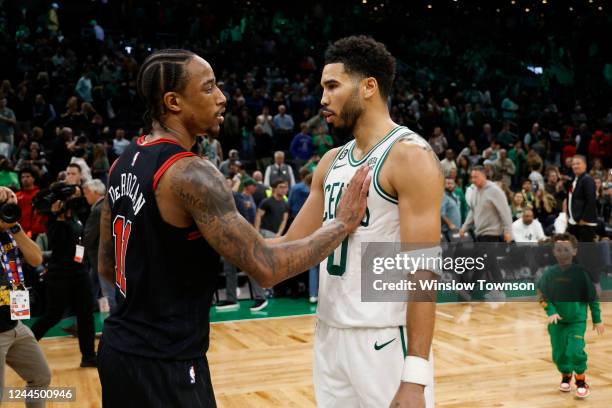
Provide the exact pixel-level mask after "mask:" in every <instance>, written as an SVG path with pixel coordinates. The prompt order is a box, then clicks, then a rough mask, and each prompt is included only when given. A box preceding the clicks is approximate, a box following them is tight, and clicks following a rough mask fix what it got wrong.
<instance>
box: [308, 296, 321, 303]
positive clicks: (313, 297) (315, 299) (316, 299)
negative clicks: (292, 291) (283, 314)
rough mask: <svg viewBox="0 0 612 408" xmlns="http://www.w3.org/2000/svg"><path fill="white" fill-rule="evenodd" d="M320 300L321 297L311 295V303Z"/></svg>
mask: <svg viewBox="0 0 612 408" xmlns="http://www.w3.org/2000/svg"><path fill="white" fill-rule="evenodd" d="M318 300H319V298H317V297H316V296H311V297H310V298H308V301H309V302H310V303H317V302H318Z"/></svg>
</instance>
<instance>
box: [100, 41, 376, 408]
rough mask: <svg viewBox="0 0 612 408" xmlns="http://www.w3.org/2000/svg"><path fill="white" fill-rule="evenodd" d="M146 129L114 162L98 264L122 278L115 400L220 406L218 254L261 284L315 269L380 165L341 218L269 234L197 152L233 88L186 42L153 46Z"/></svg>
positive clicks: (112, 351) (347, 198)
mask: <svg viewBox="0 0 612 408" xmlns="http://www.w3.org/2000/svg"><path fill="white" fill-rule="evenodd" d="M138 91H139V94H140V96H141V98H142V99H143V101H144V103H145V105H146V114H145V119H146V121H147V122H148V123H147V125H148V126H150V128H151V133H150V134H149V135H148V136H143V137H141V138H140V139H139V140H138V142H136V143H133V144H131V145H130V146H129V147H127V148H126V150H125V152H124V153H123V154H122V155H121V157H119V159H117V161H116V162H115V163H114V164H113V166H112V168H111V171H110V176H109V191H108V195H107V197H106V201H105V203H104V206H103V210H102V216H101V231H100V251H99V252H100V254H99V270H100V273H101V274H102V275H103V276H104V277H105V278H107V279H108V280H110V281H112V282H114V283H115V286H116V297H117V308H116V310H115V311H114V312H113V314H112V315H111V316H110V317H109V318H108V319H107V320H106V321H105V324H104V331H103V335H102V340H101V342H100V347H99V373H100V380H101V383H102V400H103V406H105V407H112V408H118V407H214V406H216V405H215V398H214V393H213V390H212V385H211V381H210V373H209V370H208V363H207V360H206V356H205V353H206V351H207V349H208V337H209V309H210V305H211V300H212V294H213V291H214V289H215V280H216V276H215V275H216V271H217V265H218V261H219V255H222V256H224V257H225V258H226V259H227V260H228V261H229V262H231V263H232V264H234V265H237V266H238V267H240V268H241V269H242V270H244V271H246V272H247V273H248V274H249V275H250V276H251V277H253V278H254V279H255V280H256V281H257V282H258V283H259V284H260V285H262V286H263V287H271V286H273V285H274V284H276V283H278V282H280V281H282V280H284V279H287V278H289V277H291V276H294V275H297V274H299V273H300V272H302V271H305V270H308V268H310V267H311V266H313V265H315V264H317V263H319V262H320V261H321V260H323V259H324V258H325V257H326V256H328V255H329V254H330V253H331V252H332V251H333V250H334V249H335V248H336V247H337V246H338V245H340V243H341V242H342V240H343V239H344V238H345V237H346V236H347V234H349V233H351V232H352V231H354V230H355V229H356V228H357V226H358V225H359V223H360V221H361V220H362V218H363V216H364V213H365V207H366V195H367V191H368V187H369V183H370V175H369V174H368V169H367V168H366V167H364V168H362V169H361V170H360V171H358V172H357V174H356V175H355V177H354V178H353V179H352V182H351V183H350V185H349V187H348V188H347V189H346V191H344V193H343V194H342V197H341V199H340V200H339V203H338V210H337V212H336V214H337V218H336V220H335V221H334V222H332V223H330V224H329V225H325V226H324V227H322V228H320V229H319V230H317V231H316V232H315V233H314V234H312V235H311V236H309V237H306V238H304V239H301V240H298V241H294V242H291V243H284V244H271V243H266V241H264V240H263V239H262V238H261V237H260V235H259V234H258V233H257V231H255V230H254V229H253V228H252V227H251V226H250V225H249V223H248V222H247V221H246V220H245V219H243V218H242V217H241V216H240V215H239V213H238V212H237V211H236V208H235V206H234V200H233V199H232V194H231V191H230V190H229V189H228V188H227V187H226V186H225V183H224V178H223V176H222V175H221V173H220V172H219V171H218V170H217V169H216V168H215V167H214V165H212V164H211V163H210V162H208V161H206V160H204V159H200V158H198V157H197V156H196V155H194V154H193V153H191V152H190V150H191V148H192V146H193V145H194V143H195V140H196V135H199V134H207V135H216V134H217V133H218V132H219V128H220V125H221V123H222V122H223V117H222V114H223V112H224V108H225V97H224V95H223V93H222V92H221V91H220V90H219V88H218V87H217V84H216V82H215V76H214V73H213V70H212V68H211V66H210V65H209V64H208V62H206V61H205V60H203V59H202V58H200V57H199V56H197V55H195V54H193V53H191V52H189V51H185V50H163V51H159V52H156V53H154V54H152V55H151V56H149V57H148V58H147V59H146V60H145V61H144V63H143V65H142V67H141V69H140V72H139V75H138Z"/></svg>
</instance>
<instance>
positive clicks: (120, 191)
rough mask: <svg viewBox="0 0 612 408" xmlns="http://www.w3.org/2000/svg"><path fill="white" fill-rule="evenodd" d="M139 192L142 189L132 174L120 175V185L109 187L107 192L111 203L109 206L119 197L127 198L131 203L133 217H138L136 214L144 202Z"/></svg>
mask: <svg viewBox="0 0 612 408" xmlns="http://www.w3.org/2000/svg"><path fill="white" fill-rule="evenodd" d="M141 190H142V188H141V187H140V182H139V181H138V177H136V175H134V174H132V173H122V174H121V184H120V185H118V186H115V187H110V188H109V190H108V195H109V197H110V199H111V201H112V203H111V205H112V204H114V203H115V202H116V201H117V200H119V199H120V198H121V197H128V198H129V199H130V200H131V201H132V208H133V209H134V215H138V212H139V211H140V209H141V208H142V206H143V205H145V202H146V200H145V198H144V195H143V194H142V192H141Z"/></svg>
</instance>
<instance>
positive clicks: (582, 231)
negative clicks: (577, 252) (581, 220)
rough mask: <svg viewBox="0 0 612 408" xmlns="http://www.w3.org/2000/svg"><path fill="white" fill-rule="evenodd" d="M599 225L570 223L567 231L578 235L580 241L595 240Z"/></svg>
mask: <svg viewBox="0 0 612 408" xmlns="http://www.w3.org/2000/svg"><path fill="white" fill-rule="evenodd" d="M596 230H597V227H591V226H590V225H572V224H570V225H568V226H567V232H569V233H570V234H572V235H573V236H575V237H576V239H577V240H578V242H595V237H596V234H595V231H596Z"/></svg>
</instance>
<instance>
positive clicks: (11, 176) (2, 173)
mask: <svg viewBox="0 0 612 408" xmlns="http://www.w3.org/2000/svg"><path fill="white" fill-rule="evenodd" d="M0 187H8V188H12V189H14V190H19V189H20V188H21V187H20V186H19V176H17V173H15V172H14V171H13V169H12V166H11V163H10V162H9V161H8V159H7V158H6V157H4V156H1V155H0Z"/></svg>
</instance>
